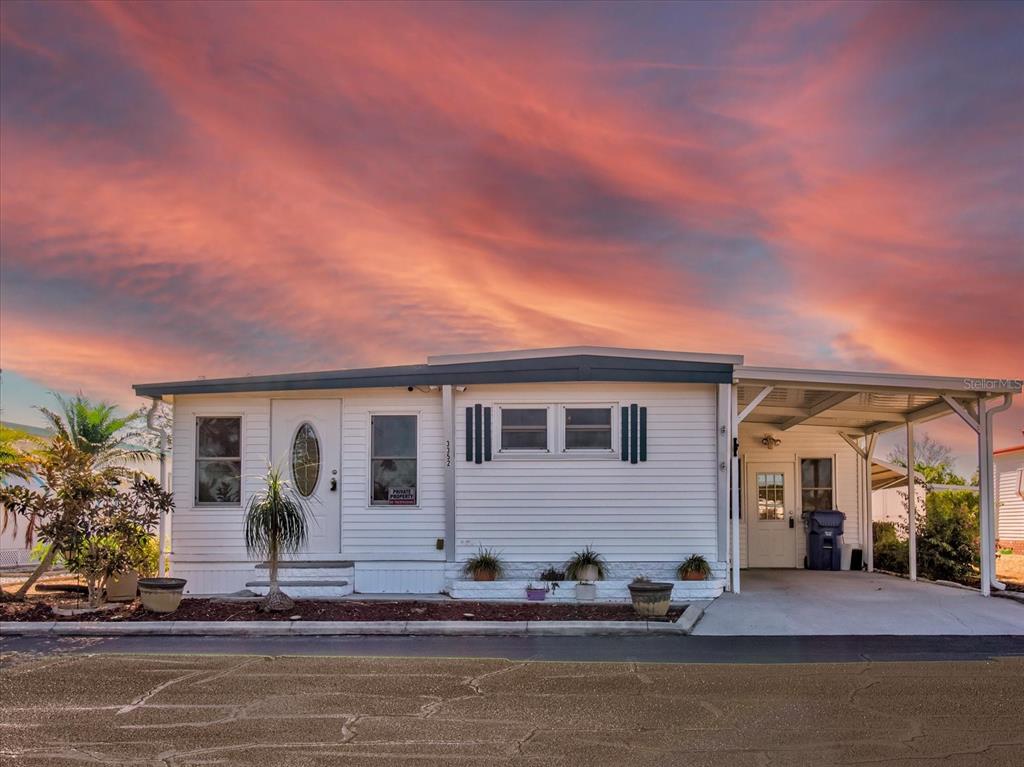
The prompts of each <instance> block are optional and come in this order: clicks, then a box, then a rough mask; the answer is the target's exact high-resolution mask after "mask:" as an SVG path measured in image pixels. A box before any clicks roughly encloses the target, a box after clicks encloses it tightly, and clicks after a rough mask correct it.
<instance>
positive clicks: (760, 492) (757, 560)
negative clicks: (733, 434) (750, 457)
mask: <svg viewBox="0 0 1024 767" xmlns="http://www.w3.org/2000/svg"><path fill="white" fill-rule="evenodd" d="M743 497H744V504H743V506H744V508H743V513H744V514H745V515H746V518H747V566H748V567H796V566H797V561H796V560H797V547H796V541H797V535H799V534H800V533H801V532H802V530H803V526H802V525H800V524H797V522H798V519H797V517H798V515H797V514H796V488H795V487H794V472H793V464H792V463H748V464H747V469H746V484H745V485H744V486H743Z"/></svg>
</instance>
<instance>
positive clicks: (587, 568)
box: [576, 565, 597, 581]
mask: <svg viewBox="0 0 1024 767" xmlns="http://www.w3.org/2000/svg"><path fill="white" fill-rule="evenodd" d="M576 580H579V581H596V580H597V565H584V566H583V567H581V568H580V569H579V572H578V573H577V574H576Z"/></svg>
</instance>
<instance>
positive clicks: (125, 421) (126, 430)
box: [39, 393, 154, 469]
mask: <svg viewBox="0 0 1024 767" xmlns="http://www.w3.org/2000/svg"><path fill="white" fill-rule="evenodd" d="M53 396H54V398H56V400H57V402H58V403H59V404H60V411H61V412H60V413H56V412H54V411H52V410H50V409H49V408H45V407H40V408H39V411H40V412H41V413H42V414H43V415H44V416H45V417H46V420H47V421H49V422H50V426H51V427H52V428H53V430H54V432H55V433H56V435H57V436H59V437H64V438H65V439H67V440H68V441H69V442H71V444H73V445H74V446H75V447H76V448H78V449H79V450H80V451H82V452H83V453H85V454H87V455H89V456H91V457H92V460H93V464H94V465H95V466H96V468H97V469H102V468H108V467H116V468H123V467H125V465H126V464H130V463H137V462H139V461H143V460H145V459H146V458H152V457H153V455H154V453H153V451H152V450H151V449H150V448H148V447H146V444H145V443H146V441H147V435H146V433H145V432H144V431H143V430H142V429H141V428H139V424H140V422H141V420H142V419H141V414H140V413H139V412H135V413H130V414H129V415H126V416H122V415H119V414H118V412H117V406H116V405H111V404H110V403H107V402H92V401H90V400H88V399H86V398H85V397H84V396H83V395H81V394H77V395H75V396H74V397H72V398H70V399H65V398H64V397H62V396H60V395H59V394H56V393H54V395H53Z"/></svg>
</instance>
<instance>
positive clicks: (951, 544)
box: [917, 490, 978, 581]
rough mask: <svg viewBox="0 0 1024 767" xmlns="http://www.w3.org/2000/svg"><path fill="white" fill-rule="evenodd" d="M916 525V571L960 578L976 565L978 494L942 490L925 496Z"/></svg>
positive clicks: (965, 491) (950, 579)
mask: <svg viewBox="0 0 1024 767" xmlns="http://www.w3.org/2000/svg"><path fill="white" fill-rule="evenodd" d="M925 509H926V511H925V518H924V520H923V523H921V524H920V525H919V529H918V540H917V562H918V570H919V571H920V573H921V574H922V575H924V576H925V577H927V578H931V579H933V580H949V581H960V580H964V579H966V578H968V577H970V576H972V575H973V574H974V569H975V567H976V566H977V565H978V495H977V493H974V492H971V491H969V490H941V491H937V492H934V493H930V494H929V495H928V498H927V500H926V501H925Z"/></svg>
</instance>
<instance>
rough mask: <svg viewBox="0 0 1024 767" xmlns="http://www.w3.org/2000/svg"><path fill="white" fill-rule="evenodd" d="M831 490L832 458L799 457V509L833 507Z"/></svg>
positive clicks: (825, 508) (817, 509)
mask: <svg viewBox="0 0 1024 767" xmlns="http://www.w3.org/2000/svg"><path fill="white" fill-rule="evenodd" d="M835 507H836V506H835V498H834V496H833V492H832V459H831V458H801V459H800V511H801V512H802V513H804V512H808V511H828V510H830V509H834V508H835Z"/></svg>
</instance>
